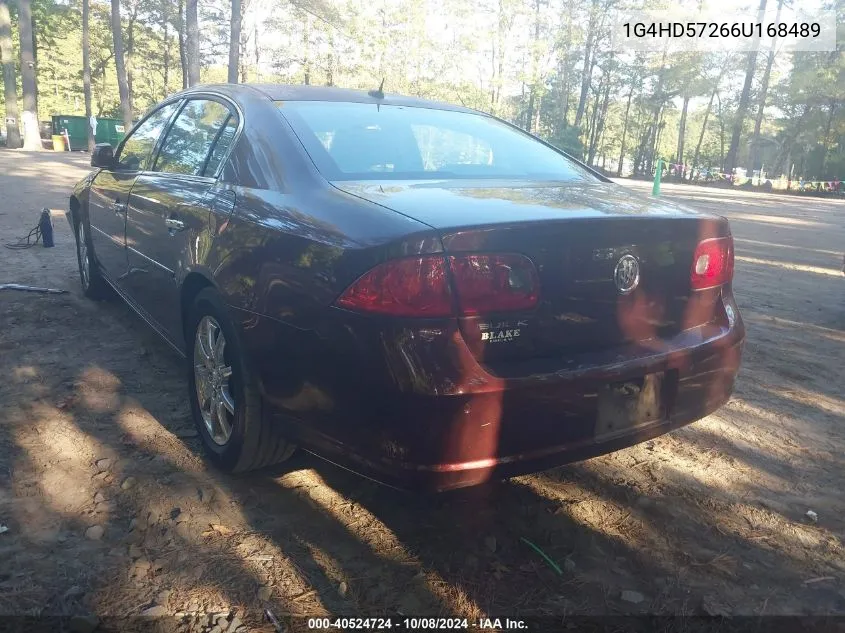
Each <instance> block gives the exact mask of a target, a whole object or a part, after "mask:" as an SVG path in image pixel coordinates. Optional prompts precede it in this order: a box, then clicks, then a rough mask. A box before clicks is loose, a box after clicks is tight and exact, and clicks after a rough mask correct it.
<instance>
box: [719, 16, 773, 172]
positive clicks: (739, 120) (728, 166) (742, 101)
mask: <svg viewBox="0 0 845 633" xmlns="http://www.w3.org/2000/svg"><path fill="white" fill-rule="evenodd" d="M765 11H766V0H760V9H759V13H758V16H759V19H758V22H762V21H763V19H762V17H763V14H764V13H765ZM757 39H758V38H756V37H755V40H757ZM756 67H757V51H756V50H753V51H751V52H750V53H748V63H747V64H746V66H745V83H744V84H743V85H742V94H740V96H739V105H738V106H737V109H736V117H735V118H734V126H733V133H732V134H731V144H730V147H729V148H728V155H727V158H725V170H726V171H727V172H728V173H729V174H732V173H733V170H734V167H736V162H737V156H738V154H739V137H740V136H741V135H742V124H743V123H744V121H745V112H746V110H748V100H749V98H750V96H751V83H752V81H753V80H754V70H755V69H756Z"/></svg>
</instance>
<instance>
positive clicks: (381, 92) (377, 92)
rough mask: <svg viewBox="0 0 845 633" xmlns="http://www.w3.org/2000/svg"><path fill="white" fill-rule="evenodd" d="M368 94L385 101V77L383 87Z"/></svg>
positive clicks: (382, 82) (382, 80) (382, 81)
mask: <svg viewBox="0 0 845 633" xmlns="http://www.w3.org/2000/svg"><path fill="white" fill-rule="evenodd" d="M367 94H368V95H370V96H371V97H375V98H376V99H384V77H382V79H381V85H380V86H379V87H378V90H370V91H369V92H368V93H367Z"/></svg>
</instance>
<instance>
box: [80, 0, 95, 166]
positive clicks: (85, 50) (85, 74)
mask: <svg viewBox="0 0 845 633" xmlns="http://www.w3.org/2000/svg"><path fill="white" fill-rule="evenodd" d="M89 5H90V2H89V0H82V92H83V93H84V95H85V129H87V130H88V151H89V152H93V151H94V142H95V140H94V130H93V129H91V35H90V26H89V21H90V16H91V10H90V6H89Z"/></svg>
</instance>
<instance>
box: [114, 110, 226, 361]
mask: <svg viewBox="0 0 845 633" xmlns="http://www.w3.org/2000/svg"><path fill="white" fill-rule="evenodd" d="M238 124H239V119H238V115H237V112H236V111H235V109H234V108H233V107H232V106H231V105H229V104H227V103H226V102H225V101H224V100H222V99H219V100H218V99H216V98H213V97H197V98H191V99H188V100H186V101H185V103H184V104H183V106H182V109H181V110H180V111H179V113H178V114H177V116H176V117H175V119H174V120H173V123H172V125H171V126H170V128H169V129H168V130H167V132H166V134H165V137H164V140H163V141H162V143H161V147H160V149H159V151H158V155H157V157H156V159H155V162H154V165H153V167H152V168H151V169H150V170H148V171H146V172H144V173H142V174H140V175H139V176H138V179H137V180H136V182H135V186H134V187H133V189H132V193H131V195H130V197H129V213H128V216H127V224H126V241H127V245H128V248H127V252H128V258H129V267H130V270H131V271H132V273H131V274H130V275H129V277H128V279H127V292H128V294H129V296H130V298H131V299H132V300H133V301H134V302H135V303H136V304H137V306H138V307H139V308H141V309H142V310H143V311H144V312H146V315H147V317H148V318H150V319H151V320H152V321H153V322H154V325H156V326H158V327H159V329H160V330H161V331H162V333H163V334H165V336H166V337H167V338H168V339H169V340H170V341H171V342H172V343H174V344H175V345H177V346H178V347H181V346H182V344H183V343H184V341H183V340H182V316H181V312H180V297H179V292H180V290H179V284H180V282H181V279H180V278H179V275H180V272H181V271H184V270H185V269H189V268H191V267H192V266H193V265H195V264H196V263H197V262H200V263H201V262H202V260H203V259H204V253H205V251H206V250H207V248H208V246H210V243H211V240H212V239H213V236H214V233H215V228H214V227H215V226H216V222H215V220H216V215H217V214H220V215H225V216H226V217H228V215H229V214H230V213H231V211H232V209H233V208H234V192H232V191H230V190H228V189H227V187H225V186H219V187H218V186H217V185H216V182H217V180H216V179H217V174H218V172H219V171H220V168H221V167H222V164H223V160H224V158H225V157H226V156H227V155H228V150H229V148H230V146H231V143H232V141H233V139H234V137H235V132H236V131H237V128H238ZM223 220H225V218H223V219H221V222H222V221H223Z"/></svg>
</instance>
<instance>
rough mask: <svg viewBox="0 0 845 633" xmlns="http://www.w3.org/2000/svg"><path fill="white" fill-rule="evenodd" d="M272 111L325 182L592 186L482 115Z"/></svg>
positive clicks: (316, 104) (583, 174) (324, 108)
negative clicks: (521, 181) (457, 180)
mask: <svg viewBox="0 0 845 633" xmlns="http://www.w3.org/2000/svg"><path fill="white" fill-rule="evenodd" d="M277 105H278V107H279V109H280V110H281V111H282V113H283V114H284V115H285V118H286V119H287V120H288V121H289V122H290V124H291V126H292V127H293V129H294V131H295V132H296V134H297V136H298V137H299V139H300V140H301V141H302V144H303V145H304V146H305V149H306V150H307V152H308V154H309V155H310V156H311V159H312V160H313V161H314V164H315V165H316V166H317V169H319V170H320V172H321V173H322V174H323V175H324V176H325V177H326V178H327V179H328V180H384V179H394V180H426V179H428V180H435V179H436V180H441V179H444V178H462V179H463V178H497V179H511V178H513V179H529V180H554V181H575V180H594V179H595V177H594V176H593V175H591V174H590V173H589V172H588V171H586V170H584V169H583V168H581V167H580V166H578V165H577V164H576V163H574V162H572V161H571V160H569V159H568V158H566V157H565V156H564V155H562V154H560V153H558V152H557V151H555V150H553V149H551V148H550V147H547V146H546V145H544V144H542V143H540V142H539V141H537V140H535V139H533V138H532V137H531V136H529V135H527V134H524V133H523V132H520V131H519V130H517V129H516V128H513V127H511V126H509V125H506V124H504V123H501V122H499V121H497V120H496V119H493V118H491V117H487V116H484V115H481V114H471V113H466V112H454V111H450V110H436V109H432V108H420V107H409V106H397V105H376V104H371V103H345V102H326V101H280V102H277Z"/></svg>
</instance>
